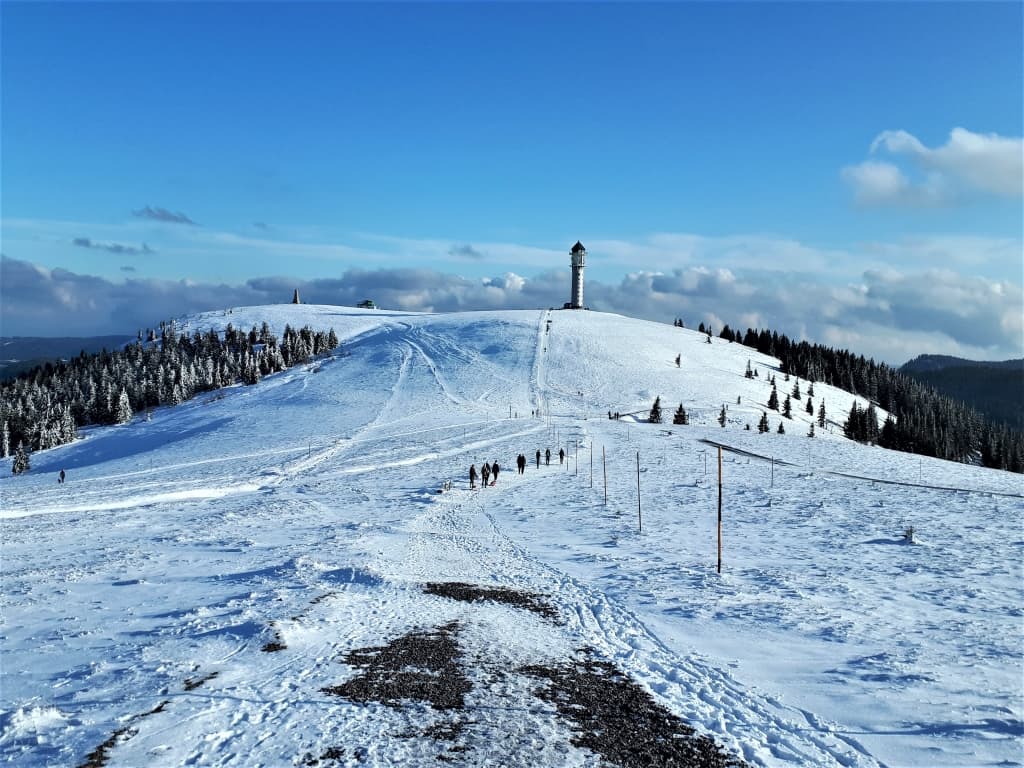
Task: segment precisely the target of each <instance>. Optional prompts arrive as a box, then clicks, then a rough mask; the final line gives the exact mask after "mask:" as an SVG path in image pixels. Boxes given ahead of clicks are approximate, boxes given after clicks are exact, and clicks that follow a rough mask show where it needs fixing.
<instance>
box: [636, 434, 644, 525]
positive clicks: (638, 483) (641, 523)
mask: <svg viewBox="0 0 1024 768" xmlns="http://www.w3.org/2000/svg"><path fill="white" fill-rule="evenodd" d="M636 520H637V525H638V526H639V528H640V530H641V531H642V530H643V529H644V520H643V517H641V516H640V451H637V452H636Z"/></svg>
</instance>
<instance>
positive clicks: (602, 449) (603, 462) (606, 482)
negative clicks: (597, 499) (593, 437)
mask: <svg viewBox="0 0 1024 768" xmlns="http://www.w3.org/2000/svg"><path fill="white" fill-rule="evenodd" d="M601 468H602V469H603V470H604V505H605V506H606V507H607V506H608V462H607V460H606V459H605V455H604V446H603V445H602V446H601Z"/></svg>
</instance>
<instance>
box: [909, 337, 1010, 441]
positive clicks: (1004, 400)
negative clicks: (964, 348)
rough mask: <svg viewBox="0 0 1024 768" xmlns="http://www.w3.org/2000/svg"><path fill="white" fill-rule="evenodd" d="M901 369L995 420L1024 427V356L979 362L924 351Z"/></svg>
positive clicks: (917, 379)
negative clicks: (928, 353)
mask: <svg viewBox="0 0 1024 768" xmlns="http://www.w3.org/2000/svg"><path fill="white" fill-rule="evenodd" d="M899 370H900V372H901V373H904V374H906V375H907V376H910V377H911V378H913V379H915V380H916V381H919V382H921V383H922V384H925V385H927V386H929V387H932V388H934V389H935V390H936V391H938V392H941V393H942V394H944V395H948V396H949V397H952V398H954V399H956V400H962V401H963V402H965V403H967V404H968V405H970V406H971V407H972V408H974V409H976V410H977V411H978V412H979V413H981V414H983V415H984V416H986V417H987V418H989V419H991V420H992V421H994V422H997V423H999V424H1006V425H1008V426H1010V427H1012V428H1013V429H1015V430H1017V431H1024V360H1004V361H1001V362H979V361H974V360H963V359H961V358H957V357H945V356H939V355H922V356H921V357H918V358H915V359H914V360H911V361H910V362H909V363H906V364H904V365H903V366H902V367H901V368H900V369H899Z"/></svg>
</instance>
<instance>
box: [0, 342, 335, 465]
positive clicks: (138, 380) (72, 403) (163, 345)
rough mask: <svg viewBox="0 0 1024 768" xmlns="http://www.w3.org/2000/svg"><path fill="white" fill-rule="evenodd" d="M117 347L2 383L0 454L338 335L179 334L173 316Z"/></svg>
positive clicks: (253, 378)
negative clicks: (170, 320)
mask: <svg viewBox="0 0 1024 768" xmlns="http://www.w3.org/2000/svg"><path fill="white" fill-rule="evenodd" d="M139 336H140V338H139V339H138V340H136V341H135V342H134V343H132V344H128V345H127V346H125V347H124V348H122V349H117V350H114V351H107V350H103V351H101V352H99V353H96V354H87V353H85V352H82V353H81V354H79V355H78V356H77V357H74V358H72V359H70V360H68V361H66V362H59V363H46V364H45V365H43V366H40V367H37V368H35V369H33V370H32V371H30V372H28V373H26V374H23V375H21V376H19V377H17V378H16V379H14V380H12V381H5V382H2V383H0V429H2V433H0V456H8V455H11V454H12V453H13V452H14V450H15V449H16V448H17V447H19V446H22V445H23V446H24V448H25V450H28V451H35V450H42V449H45V448H52V447H54V446H57V445H61V444H63V443H67V442H69V441H71V440H73V439H74V437H75V434H76V431H77V428H78V427H81V426H85V425H87V424H122V423H124V422H127V421H129V420H130V419H131V418H132V416H133V414H135V413H137V412H139V411H143V410H145V409H148V408H154V407H157V406H162V405H177V404H178V403H181V402H184V401H185V400H188V399H190V398H191V397H193V396H195V395H196V394H198V393H200V392H206V391H209V390H213V389H220V388H221V387H227V386H231V385H232V384H236V383H239V382H240V383H243V384H255V383H256V382H258V381H259V380H260V378H261V377H263V376H266V375H268V374H271V373H276V372H277V371H282V370H284V369H285V368H289V367H291V366H293V365H298V364H300V363H305V362H308V361H309V360H310V359H311V358H313V357H315V356H316V355H319V354H321V353H322V352H327V351H330V350H332V349H335V348H336V347H337V346H338V337H337V336H336V335H335V333H334V330H333V329H332V330H330V331H329V332H328V333H323V332H321V331H313V330H312V329H310V328H309V327H305V328H302V329H301V330H295V329H293V328H290V327H289V326H285V330H284V336H283V338H282V339H281V341H280V343H279V342H278V340H277V337H275V336H274V335H273V334H271V333H270V329H269V328H268V326H267V324H266V323H264V324H263V326H262V327H261V328H259V329H257V328H255V327H253V328H252V330H250V331H248V332H246V331H243V330H241V329H236V328H233V327H232V326H231V325H230V324H229V325H228V326H227V328H226V329H225V331H224V334H223V335H220V334H218V333H216V332H215V331H208V332H207V333H202V332H200V331H196V332H195V334H194V335H192V336H189V335H187V334H186V335H181V336H179V335H178V332H177V330H176V329H175V326H174V323H173V322H170V323H161V325H160V332H159V334H157V333H156V332H154V331H147V333H146V335H145V341H143V339H142V334H139Z"/></svg>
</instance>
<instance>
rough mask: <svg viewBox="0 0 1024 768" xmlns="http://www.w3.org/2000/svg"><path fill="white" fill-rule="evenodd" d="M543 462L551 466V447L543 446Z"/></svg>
mask: <svg viewBox="0 0 1024 768" xmlns="http://www.w3.org/2000/svg"><path fill="white" fill-rule="evenodd" d="M544 464H545V465H547V466H549V467H550V466H551V449H550V448H545V449H544Z"/></svg>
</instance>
